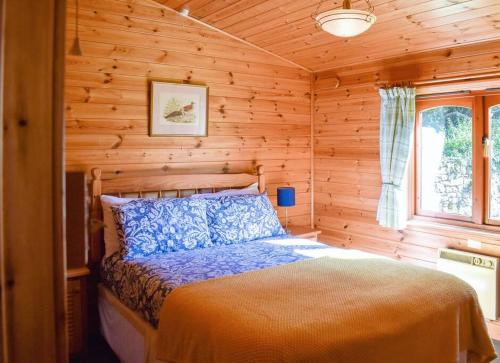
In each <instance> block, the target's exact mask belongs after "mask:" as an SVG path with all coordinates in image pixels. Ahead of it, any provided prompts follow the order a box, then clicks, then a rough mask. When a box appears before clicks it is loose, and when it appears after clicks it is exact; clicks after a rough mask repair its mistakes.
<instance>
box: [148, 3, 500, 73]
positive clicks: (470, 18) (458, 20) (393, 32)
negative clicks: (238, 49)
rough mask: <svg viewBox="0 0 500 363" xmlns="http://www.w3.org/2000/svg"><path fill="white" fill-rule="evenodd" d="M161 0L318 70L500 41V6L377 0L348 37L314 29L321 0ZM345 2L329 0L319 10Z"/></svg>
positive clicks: (176, 8) (357, 5)
mask: <svg viewBox="0 0 500 363" xmlns="http://www.w3.org/2000/svg"><path fill="white" fill-rule="evenodd" d="M156 1H158V2H160V3H162V4H164V5H167V6H169V7H171V8H173V9H175V10H181V9H183V8H188V9H189V11H190V13H189V16H191V17H193V18H196V19H198V20H201V21H202V22H204V23H207V24H209V25H211V26H213V27H216V28H218V29H221V30H223V31H225V32H227V33H229V34H232V35H234V36H236V37H238V38H241V39H244V40H246V41H248V42H250V43H253V44H255V45H257V46H259V47H261V48H264V49H266V50H268V51H270V52H272V53H275V54H277V55H280V56H282V57H283V58H286V59H288V60H290V61H292V62H294V63H297V64H299V65H302V66H304V67H306V68H308V69H310V70H313V71H319V70H325V69H330V68H336V67H339V66H345V65H349V64H356V63H362V62H366V61H372V60H377V59H385V58H390V57H394V56H400V55H404V54H409V53H416V52H422V51H428V50H433V49H438V48H443V47H449V46H456V45H459V44H469V43H476V42H481V41H487V40H493V39H500V0H372V4H373V5H374V6H375V14H376V16H377V22H376V23H375V25H373V27H372V28H371V29H370V30H368V31H367V32H366V33H364V34H361V35H359V36H357V37H354V38H348V39H344V38H337V37H334V36H332V35H329V34H327V33H325V32H323V31H321V30H319V29H317V28H316V27H315V24H314V21H313V20H312V18H311V14H312V13H313V12H314V10H315V9H316V7H317V5H318V3H319V2H318V1H317V0H293V1H292V0H156ZM341 4H342V0H328V1H325V2H324V3H323V4H322V5H321V10H329V9H332V8H338V7H340V6H341ZM352 5H353V8H360V9H366V8H367V5H366V3H365V1H364V0H361V1H360V0H358V1H356V0H354V1H353V3H352Z"/></svg>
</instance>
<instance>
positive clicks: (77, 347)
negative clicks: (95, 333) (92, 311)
mask: <svg viewBox="0 0 500 363" xmlns="http://www.w3.org/2000/svg"><path fill="white" fill-rule="evenodd" d="M88 275H89V269H88V268H86V267H81V268H74V269H69V270H68V271H67V273H66V282H67V285H66V286H67V305H68V316H67V322H68V339H69V353H70V355H71V356H72V357H78V356H80V355H83V354H85V350H86V349H85V348H86V345H87V276H88Z"/></svg>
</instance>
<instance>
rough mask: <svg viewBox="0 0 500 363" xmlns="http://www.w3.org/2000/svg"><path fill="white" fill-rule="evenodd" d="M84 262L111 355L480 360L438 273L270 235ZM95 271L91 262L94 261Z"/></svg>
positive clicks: (149, 188)
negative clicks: (93, 284)
mask: <svg viewBox="0 0 500 363" xmlns="http://www.w3.org/2000/svg"><path fill="white" fill-rule="evenodd" d="M254 182H257V183H258V190H259V191H260V192H264V191H265V189H266V187H265V178H264V174H263V169H262V168H261V167H259V168H258V169H257V173H256V174H255V175H254V174H251V173H239V174H201V175H185V174H184V175H169V176H149V177H145V176H135V177H112V178H103V177H102V175H101V172H100V170H94V171H93V180H92V217H93V219H95V220H101V219H102V209H101V205H100V196H101V195H103V194H114V195H119V196H129V195H130V194H131V193H133V196H135V197H150V196H154V197H163V196H165V193H166V192H167V191H170V192H172V191H174V193H175V196H177V197H180V196H183V193H184V192H183V191H186V190H188V191H190V192H191V193H193V192H194V193H197V192H203V191H206V190H207V189H209V190H210V191H212V192H215V191H216V190H219V189H227V188H243V187H246V186H248V185H250V184H252V183H254ZM103 255H104V253H103V236H102V231H96V232H94V233H93V235H92V240H91V246H90V260H91V263H92V266H93V268H94V270H95V271H96V272H95V276H97V275H99V276H100V281H99V286H98V298H97V303H98V309H99V316H100V324H101V331H102V333H103V335H104V337H105V339H106V340H107V341H108V343H109V344H110V346H111V347H112V349H113V350H114V351H115V353H116V354H117V356H118V357H119V358H120V360H121V361H122V362H125V363H135V362H148V363H150V362H257V361H258V362H458V361H460V362H466V361H469V362H489V361H490V360H491V359H493V358H494V356H495V353H494V350H493V347H492V345H491V341H490V340H489V338H488V336H487V332H486V328H485V324H484V320H483V318H482V314H481V311H480V309H479V306H478V304H477V299H476V296H475V294H474V292H473V291H472V289H471V288H470V287H469V286H468V285H466V284H464V283H463V282H461V281H459V280H457V279H455V278H453V277H451V276H447V275H445V274H442V273H439V272H436V271H433V270H429V269H424V268H419V267H414V266H409V265H405V264H402V263H399V262H395V261H391V260H388V259H385V258H380V257H377V256H374V255H371V254H367V253H362V252H360V251H354V250H342V249H337V248H332V247H329V246H326V245H324V244H321V243H319V242H314V241H310V240H306V239H299V238H294V237H291V236H277V237H269V238H263V239H257V240H252V241H247V242H245V243H235V244H229V245H216V246H211V247H207V248H196V249H190V250H179V251H175V252H170V253H162V254H156V255H152V256H147V257H137V258H131V259H130V258H123V257H122V256H121V255H120V253H118V252H116V253H113V254H111V255H109V256H106V257H103ZM97 270H98V271H97Z"/></svg>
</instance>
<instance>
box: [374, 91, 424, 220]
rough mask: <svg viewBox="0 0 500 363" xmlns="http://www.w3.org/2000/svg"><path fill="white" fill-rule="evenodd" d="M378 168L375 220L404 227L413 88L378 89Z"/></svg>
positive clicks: (413, 123) (411, 129)
mask: <svg viewBox="0 0 500 363" xmlns="http://www.w3.org/2000/svg"><path fill="white" fill-rule="evenodd" d="M379 93H380V99H381V105H380V168H381V174H382V191H381V194H380V200H379V204H378V210H377V221H378V222H379V224H380V225H381V226H383V227H389V228H394V229H402V228H404V227H405V226H406V220H407V213H406V212H407V209H406V205H407V203H406V199H407V195H406V193H403V191H402V188H401V184H402V182H403V179H404V176H405V173H406V169H407V167H408V161H409V159H410V145H411V144H412V139H413V131H414V128H415V94H416V91H415V88H407V87H394V88H388V89H380V90H379Z"/></svg>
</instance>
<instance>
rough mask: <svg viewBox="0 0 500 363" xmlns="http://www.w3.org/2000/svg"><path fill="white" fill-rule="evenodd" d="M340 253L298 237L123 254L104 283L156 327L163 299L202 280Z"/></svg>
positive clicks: (105, 270) (108, 267) (109, 264)
mask: <svg viewBox="0 0 500 363" xmlns="http://www.w3.org/2000/svg"><path fill="white" fill-rule="evenodd" d="M333 251H337V252H336V253H338V251H340V250H339V249H336V248H332V247H328V246H326V245H324V244H322V243H319V242H314V241H311V240H307V239H299V238H293V237H281V238H270V239H263V240H256V241H251V242H247V243H241V244H233V245H223V246H214V247H209V248H201V249H194V250H189V251H178V252H170V253H165V254H161V255H155V256H153V257H147V258H134V259H123V258H121V257H120V256H119V255H118V254H113V255H111V256H110V257H108V258H106V259H105V260H104V261H103V264H102V271H101V274H102V282H103V284H104V285H105V286H106V287H107V288H108V289H109V290H110V291H112V292H113V294H114V295H115V296H116V297H118V299H119V300H120V301H121V302H122V303H123V304H124V305H126V306H127V307H128V308H130V309H132V310H133V311H135V312H137V313H138V314H139V315H140V316H141V317H142V318H143V319H145V320H146V321H148V322H149V323H150V324H151V325H152V326H153V327H155V328H156V327H157V326H158V317H159V312H160V309H161V306H162V304H163V301H164V299H165V298H166V297H167V296H168V294H169V293H170V292H172V291H173V290H174V289H175V288H177V287H180V286H183V285H186V284H189V283H192V282H196V281H201V280H208V279H213V278H217V277H221V276H227V275H234V274H239V273H243V272H248V271H254V270H259V269H263V268H269V267H273V266H279V265H283V264H288V263H292V262H297V261H302V260H305V259H310V258H313V257H319V256H322V255H325V254H329V253H333Z"/></svg>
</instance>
